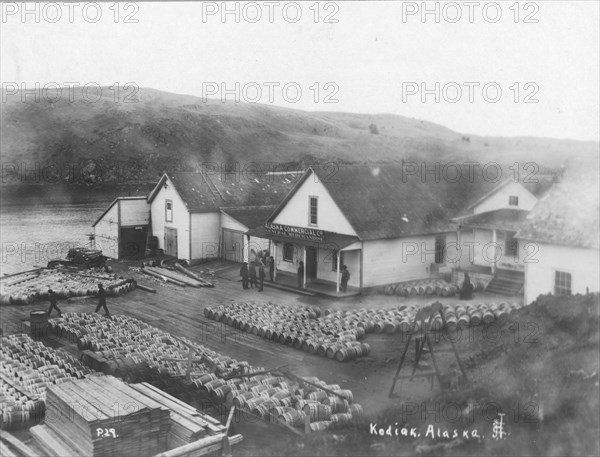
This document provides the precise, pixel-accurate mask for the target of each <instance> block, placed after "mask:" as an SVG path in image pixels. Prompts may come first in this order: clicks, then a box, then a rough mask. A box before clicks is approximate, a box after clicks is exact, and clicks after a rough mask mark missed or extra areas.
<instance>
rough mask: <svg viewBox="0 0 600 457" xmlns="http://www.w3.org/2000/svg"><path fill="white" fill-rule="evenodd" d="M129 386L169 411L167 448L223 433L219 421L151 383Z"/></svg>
mask: <svg viewBox="0 0 600 457" xmlns="http://www.w3.org/2000/svg"><path fill="white" fill-rule="evenodd" d="M130 386H131V387H132V388H133V389H135V390H137V391H138V392H139V393H140V394H142V395H144V396H146V397H148V398H150V399H152V400H154V401H156V402H157V403H160V404H161V405H163V406H164V407H165V408H168V409H169V410H170V411H171V427H170V432H169V436H168V439H167V444H168V447H169V449H173V448H176V447H179V446H184V445H186V444H189V443H192V442H194V441H197V440H199V439H200V438H202V437H204V436H207V435H216V434H221V433H225V427H224V426H223V425H222V424H221V423H220V422H219V421H217V420H216V419H214V418H212V417H210V416H208V415H206V414H202V413H200V411H198V410H197V409H195V408H193V407H191V406H190V405H188V404H187V403H184V402H182V401H180V400H178V399H176V398H174V397H172V396H171V395H169V394H167V393H165V392H163V391H162V390H160V389H158V388H156V387H154V386H153V385H152V384H148V383H146V382H144V383H141V384H131V385H130Z"/></svg>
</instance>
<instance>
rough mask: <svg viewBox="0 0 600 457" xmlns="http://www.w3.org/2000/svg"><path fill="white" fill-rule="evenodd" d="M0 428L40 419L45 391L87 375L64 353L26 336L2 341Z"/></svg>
mask: <svg viewBox="0 0 600 457" xmlns="http://www.w3.org/2000/svg"><path fill="white" fill-rule="evenodd" d="M0 370H1V371H2V374H3V376H2V384H1V386H0V409H1V412H0V424H1V426H2V428H9V427H15V426H25V425H31V424H32V423H34V422H37V421H39V420H40V419H42V418H43V417H44V404H45V403H44V399H45V396H46V389H47V387H49V386H52V385H55V384H61V383H63V382H66V381H69V380H72V379H81V378H83V377H85V376H87V375H88V374H89V373H91V370H89V369H88V368H87V367H86V366H85V365H83V364H82V363H81V362H80V361H78V360H77V359H75V358H74V357H72V356H71V355H69V354H67V353H64V352H63V351H56V350H54V349H52V348H50V347H47V346H45V345H44V344H43V343H41V342H39V341H34V340H32V339H31V338H30V337H29V336H28V335H24V334H23V335H11V336H8V337H4V338H2V346H1V347H0Z"/></svg>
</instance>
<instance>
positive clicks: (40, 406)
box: [0, 379, 45, 429]
mask: <svg viewBox="0 0 600 457" xmlns="http://www.w3.org/2000/svg"><path fill="white" fill-rule="evenodd" d="M30 395H31V394H27V393H25V392H23V391H22V390H21V389H19V388H18V387H15V386H14V385H12V384H10V383H9V382H7V381H5V380H4V379H0V428H1V429H9V428H15V427H22V426H26V425H29V424H31V423H33V422H37V421H38V420H39V419H41V418H42V417H43V414H44V410H45V404H44V401H43V400H40V399H39V398H36V397H34V396H30Z"/></svg>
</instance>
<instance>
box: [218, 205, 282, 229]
mask: <svg viewBox="0 0 600 457" xmlns="http://www.w3.org/2000/svg"><path fill="white" fill-rule="evenodd" d="M276 209H277V206H246V207H241V208H238V207H234V208H221V211H222V212H224V213H225V214H228V215H229V216H231V217H233V218H234V219H235V220H236V221H238V222H241V223H242V224H244V225H245V226H246V227H248V228H249V229H253V228H256V227H262V226H263V225H265V221H266V220H267V219H268V218H269V216H270V215H271V214H272V213H273V211H275V210H276Z"/></svg>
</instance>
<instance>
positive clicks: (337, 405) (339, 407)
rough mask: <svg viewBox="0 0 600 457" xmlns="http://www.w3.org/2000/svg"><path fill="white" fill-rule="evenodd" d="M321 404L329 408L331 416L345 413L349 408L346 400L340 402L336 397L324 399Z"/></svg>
mask: <svg viewBox="0 0 600 457" xmlns="http://www.w3.org/2000/svg"><path fill="white" fill-rule="evenodd" d="M323 404H324V405H327V406H330V407H331V412H332V413H333V414H335V413H347V412H348V407H349V406H350V404H349V403H348V400H342V399H341V398H339V397H336V396H330V397H326V398H325V400H323Z"/></svg>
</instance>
